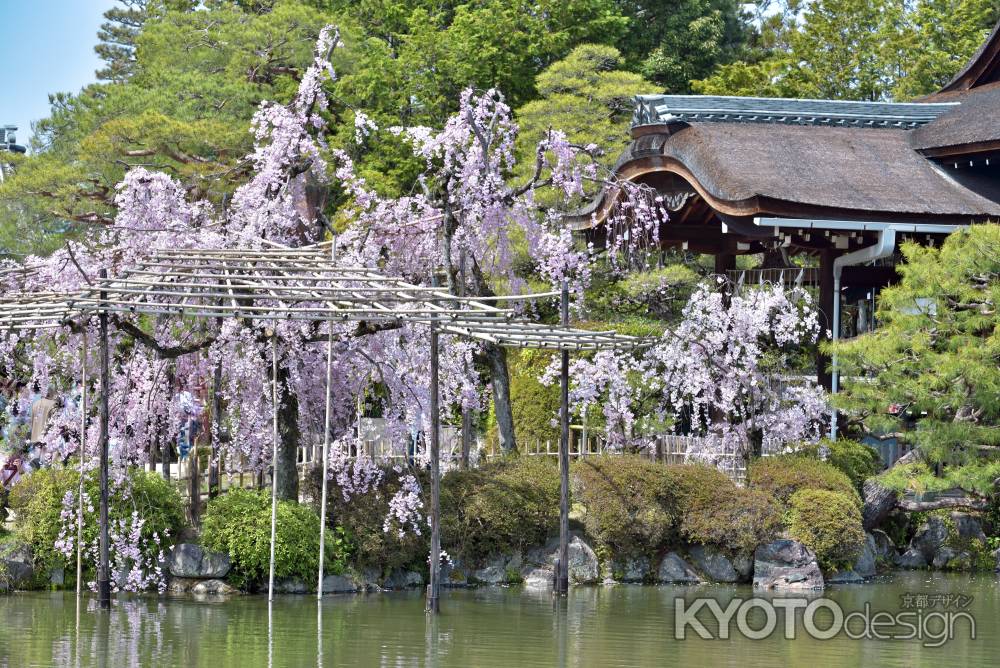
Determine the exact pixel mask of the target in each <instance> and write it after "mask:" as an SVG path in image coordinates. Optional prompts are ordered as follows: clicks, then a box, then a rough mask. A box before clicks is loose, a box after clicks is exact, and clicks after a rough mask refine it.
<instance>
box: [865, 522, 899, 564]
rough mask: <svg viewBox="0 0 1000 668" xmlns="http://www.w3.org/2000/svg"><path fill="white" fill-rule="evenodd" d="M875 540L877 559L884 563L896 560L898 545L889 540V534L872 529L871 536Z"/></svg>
mask: <svg viewBox="0 0 1000 668" xmlns="http://www.w3.org/2000/svg"><path fill="white" fill-rule="evenodd" d="M869 535H870V536H871V537H872V538H874V539H875V557H876V559H880V560H882V561H889V562H892V561H895V560H896V544H895V543H893V542H892V539H891V538H889V534H887V533H886V532H884V531H882V530H881V529H872V531H871V533H870V534H869Z"/></svg>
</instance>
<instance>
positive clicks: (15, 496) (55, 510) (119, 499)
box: [10, 467, 184, 582]
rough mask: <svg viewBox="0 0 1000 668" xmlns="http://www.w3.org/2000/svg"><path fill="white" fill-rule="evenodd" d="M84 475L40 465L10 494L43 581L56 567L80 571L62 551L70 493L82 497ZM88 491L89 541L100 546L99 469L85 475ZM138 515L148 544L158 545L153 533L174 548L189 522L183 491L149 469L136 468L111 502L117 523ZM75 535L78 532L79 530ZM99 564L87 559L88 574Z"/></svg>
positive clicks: (86, 527)
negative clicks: (57, 544)
mask: <svg viewBox="0 0 1000 668" xmlns="http://www.w3.org/2000/svg"><path fill="white" fill-rule="evenodd" d="M79 484H80V476H79V473H78V472H77V471H76V470H75V469H72V468H64V467H52V468H46V469H38V470H36V471H33V472H32V473H31V474H29V475H27V476H25V477H24V478H22V479H21V480H20V481H19V482H18V483H17V485H15V486H14V488H13V489H12V490H11V493H10V506H11V508H12V509H13V510H14V511H15V513H16V515H17V520H16V524H15V535H16V536H17V538H18V539H19V540H21V541H23V542H24V543H27V544H28V545H29V546H31V551H32V556H33V560H34V566H35V573H36V577H37V578H39V581H40V582H47V581H48V574H49V572H50V571H51V570H52V569H55V568H65V569H66V573H67V575H69V574H70V573H71V572H72V573H75V566H74V568H70V565H71V564H70V562H73V564H75V558H72V559H70V558H67V557H65V556H64V555H63V554H62V553H60V552H59V551H57V550H56V548H55V542H56V540H57V539H58V537H59V532H60V529H61V528H62V526H63V521H62V519H61V517H60V514H61V513H62V511H63V499H64V498H65V497H66V495H67V493H70V494H72V495H73V498H76V494H77V491H78V489H79ZM84 491H85V492H86V494H87V497H88V498H89V499H90V505H89V507H85V509H84V514H83V540H84V544H85V545H88V544H96V541H97V536H98V531H99V527H98V521H99V508H98V504H97V501H98V499H99V498H100V481H99V480H98V477H97V474H96V472H91V473H88V474H87V476H86V478H85V479H84ZM133 512H135V513H138V516H139V518H140V519H142V520H143V527H142V532H141V537H142V541H143V545H144V546H147V547H152V545H153V542H152V536H153V534H154V533H156V534H158V535H159V536H160V537H161V538H163V539H164V541H163V543H162V544H163V547H164V548H165V549H169V546H170V543H171V542H172V540H173V537H174V536H175V535H176V534H177V532H178V531H180V529H181V527H182V526H183V523H184V508H183V505H182V503H181V498H180V494H178V492H177V490H176V489H174V487H173V486H171V485H170V484H169V483H168V482H167V481H165V480H164V479H163V478H162V477H161V476H160V475H158V474H156V473H149V472H147V471H145V470H143V469H131V470H130V471H129V473H128V478H127V480H126V482H125V484H122V485H116V486H113V487H112V489H111V495H110V498H109V504H108V518H109V520H110V522H111V523H115V522H117V521H119V520H128V519H129V518H131V517H132V513H133ZM73 535H74V537H75V532H74V534H73ZM93 568H94V564H89V563H86V562H84V569H85V571H84V572H85V574H88V575H92V574H93Z"/></svg>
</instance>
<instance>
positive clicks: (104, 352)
mask: <svg viewBox="0 0 1000 668" xmlns="http://www.w3.org/2000/svg"><path fill="white" fill-rule="evenodd" d="M107 277H108V270H107V269H102V270H101V279H102V282H103V280H104V279H107ZM107 297H108V295H107V293H106V292H105V291H104V290H101V292H100V299H101V303H102V304H104V303H105V300H106V299H107ZM98 321H99V323H100V331H101V344H100V349H101V410H100V430H101V431H100V438H99V440H98V443H99V448H100V478H101V502H100V557H99V560H98V564H97V600H98V604H99V605H100V607H101V609H103V610H110V609H111V572H110V568H109V563H108V401H109V398H108V392H109V390H110V385H111V381H110V378H111V367H110V360H109V359H108V356H109V352H108V312H107V309H106V308H104V307H102V309H101V312H100V314H99V316H98Z"/></svg>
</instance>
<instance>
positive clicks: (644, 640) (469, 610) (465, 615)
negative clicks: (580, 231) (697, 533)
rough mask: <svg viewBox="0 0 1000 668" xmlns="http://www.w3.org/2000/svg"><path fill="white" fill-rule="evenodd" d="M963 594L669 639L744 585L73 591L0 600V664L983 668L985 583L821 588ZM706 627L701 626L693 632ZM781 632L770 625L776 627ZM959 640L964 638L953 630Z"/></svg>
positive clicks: (995, 611)
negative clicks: (915, 627) (905, 612)
mask: <svg viewBox="0 0 1000 668" xmlns="http://www.w3.org/2000/svg"><path fill="white" fill-rule="evenodd" d="M908 593H909V594H919V593H929V594H947V593H955V594H964V595H966V596H971V597H973V601H972V603H971V605H969V607H968V608H966V609H967V610H968V611H969V612H971V613H972V614H973V615H974V616H975V617H976V620H977V624H978V631H979V632H978V638H977V639H976V640H970V639H969V638H968V637H959V638H958V639H957V640H953V641H951V642H949V643H947V644H946V645H944V646H943V647H941V648H937V649H928V648H925V647H922V646H921V645H920V643H918V642H912V641H871V640H868V641H866V640H850V639H849V638H845V637H838V638H835V639H833V640H829V641H819V640H813V639H810V638H806V637H802V634H801V633H800V634H799V637H798V638H796V639H795V640H791V641H790V640H785V639H784V638H782V637H781V633H780V630H779V632H778V633H776V634H774V635H773V636H772V637H770V638H767V639H765V640H761V641H751V640H747V639H745V638H741V637H733V638H732V639H730V640H702V639H700V638H696V637H691V636H690V634H689V638H688V640H685V641H683V642H679V641H676V640H674V639H673V628H674V622H673V617H674V599H675V598H677V597H682V598H684V599H686V600H689V601H690V600H692V599H694V598H695V597H698V596H706V595H708V596H712V597H713V598H716V599H717V600H719V601H720V603H721V604H722V605H723V606H725V603H726V602H727V601H729V600H730V599H731V598H732V597H734V596H738V597H748V596H751V595H752V590H751V589H750V588H748V587H726V586H718V585H713V586H704V587H638V586H618V587H588V588H576V589H573V590H572V591H571V592H570V595H569V596H568V597H567V598H566V599H555V600H554V599H553V597H552V596H551V595H550V594H549V593H548V592H547V591H531V590H526V589H520V588H509V589H481V590H472V591H448V592H446V593H445V595H444V597H443V598H442V601H441V610H442V614H441V615H440V616H439V617H438V618H433V617H429V616H427V615H425V614H424V611H423V606H424V602H423V598H422V595H421V593H418V592H409V593H385V594H371V595H363V596H336V597H326V598H324V599H323V601H322V603H321V604H317V602H316V601H315V599H314V598H313V597H306V596H302V597H283V598H279V599H277V600H275V601H274V602H273V603H272V604H270V605H269V604H268V602H267V600H266V599H265V598H262V597H240V598H234V599H230V600H228V601H195V600H191V599H160V598H155V597H132V598H121V599H118V600H116V601H115V603H114V607H113V609H112V611H111V612H110V613H101V612H99V611H98V610H97V605H96V600H94V599H92V598H86V599H84V600H83V604H82V606H80V609H79V610H78V606H77V599H76V597H75V595H74V594H73V593H65V594H64V593H30V594H13V595H9V596H0V668H6V667H8V666H9V667H11V668H14V667H16V668H22V667H27V666H53V665H54V666H80V667H81V668H82V667H84V666H140V665H142V666H210V667H211V668H225V667H227V666H239V667H240V668H248V667H251V666H269V667H270V666H274V667H275V668H279V667H285V666H293V667H296V668H298V667H300V666H318V667H320V668H323V667H326V668H330V667H332V666H387V667H388V666H392V667H409V666H462V667H466V666H483V667H491V666H504V667H507V666H513V667H515V668H528V667H531V666H545V667H550V666H559V667H562V666H602V667H603V666H666V665H676V666H690V667H692V668H700V667H702V666H739V667H740V668H751V667H755V666H781V665H785V666H800V665H808V666H810V668H821V667H823V666H885V667H888V666H900V667H904V666H905V667H907V668H911V667H922V666H944V665H947V666H991V665H996V657H997V656H1000V636H998V634H997V633H996V631H997V630H998V619H1000V583H998V580H997V577H996V576H994V575H977V576H959V575H954V576H941V575H935V576H933V577H932V576H931V575H929V574H926V573H910V574H899V575H895V576H892V577H889V578H886V579H885V580H883V581H881V582H879V583H877V584H869V585H862V586H846V587H841V588H835V589H831V590H829V591H828V592H827V596H829V597H831V598H834V599H835V600H836V601H837V602H838V603H839V604H840V605H841V606H842V607H843V608H844V609H845V610H846V611H850V610H860V609H863V608H864V604H865V603H866V602H870V603H871V604H872V607H873V608H876V609H883V610H890V611H893V610H899V609H900V601H901V597H902V596H903V595H905V594H908ZM706 626H709V627H710V628H711V625H710V624H706ZM779 628H780V627H779ZM963 636H964V634H963Z"/></svg>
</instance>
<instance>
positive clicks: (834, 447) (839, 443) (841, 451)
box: [801, 438, 882, 492]
mask: <svg viewBox="0 0 1000 668" xmlns="http://www.w3.org/2000/svg"><path fill="white" fill-rule="evenodd" d="M820 448H826V449H827V451H828V453H829V454H828V456H827V459H826V461H827V462H828V463H829V464H830V465H831V466H833V467H834V468H835V469H837V470H838V471H840V472H841V473H843V474H844V475H846V476H847V477H848V478H849V479H850V480H851V482H852V483H854V487H855V489H857V490H858V491H859V492H860V491H861V486H862V485H863V484H864V482H865V480H867V479H868V478H874V477H875V476H877V475H878V474H879V471H881V470H882V457H880V456H879V454H878V452H877V451H876V450H875V449H874V448H872V447H870V446H867V445H865V444H864V443H859V442H858V441H852V440H850V439H846V438H839V439H837V440H836V441H831V440H830V439H827V438H824V439H822V440H821V441H819V442H818V443H809V444H805V445H803V450H802V451H801V454H804V455H809V456H813V457H817V458H818V457H819V450H820Z"/></svg>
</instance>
